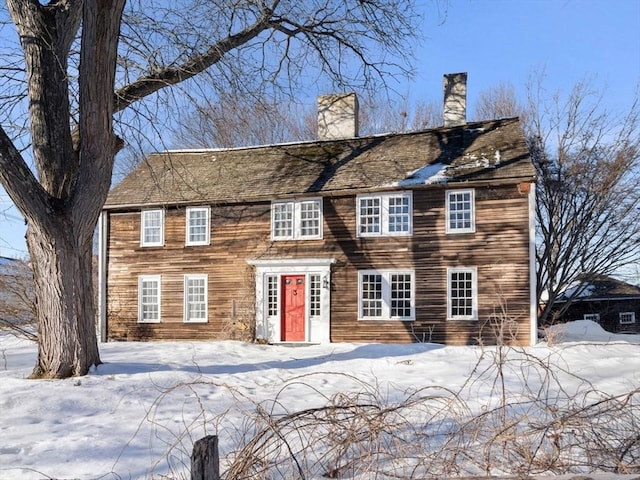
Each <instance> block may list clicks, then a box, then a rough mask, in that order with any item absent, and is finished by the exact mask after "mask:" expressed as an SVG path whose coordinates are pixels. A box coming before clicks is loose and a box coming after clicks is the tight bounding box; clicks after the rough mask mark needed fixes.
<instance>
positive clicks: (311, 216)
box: [298, 200, 321, 238]
mask: <svg viewBox="0 0 640 480" xmlns="http://www.w3.org/2000/svg"><path fill="white" fill-rule="evenodd" d="M298 207H299V211H300V237H302V238H308V237H319V236H320V221H321V218H320V202H319V201H317V200H313V201H310V202H299V203H298Z"/></svg>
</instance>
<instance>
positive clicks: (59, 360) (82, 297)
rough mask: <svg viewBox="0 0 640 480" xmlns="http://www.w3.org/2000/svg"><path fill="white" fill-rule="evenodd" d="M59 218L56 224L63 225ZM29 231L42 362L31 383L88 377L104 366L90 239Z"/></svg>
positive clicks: (70, 232) (60, 231)
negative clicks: (97, 331)
mask: <svg viewBox="0 0 640 480" xmlns="http://www.w3.org/2000/svg"><path fill="white" fill-rule="evenodd" d="M61 216H62V215H60V216H59V217H58V218H57V219H56V221H60V222H61V223H62V222H63V220H62V218H60V217H61ZM64 224H66V225H68V226H69V230H67V231H65V230H63V229H56V230H53V231H45V230H43V229H41V228H38V227H34V226H33V225H30V226H29V228H28V231H27V242H28V246H29V252H30V254H31V259H32V265H33V269H34V278H35V288H36V297H37V299H38V338H39V342H38V359H37V362H36V365H35V367H34V370H33V373H32V377H46V378H66V377H70V376H75V375H85V374H86V373H87V372H88V371H89V369H90V368H91V366H92V365H98V364H100V363H101V362H100V355H99V353H98V343H97V336H96V334H95V328H96V327H95V311H94V306H93V285H92V281H91V257H92V253H91V242H92V235H88V236H87V235H86V234H85V235H84V237H85V238H81V237H82V235H76V234H74V233H73V232H74V229H73V225H71V224H70V222H68V221H64Z"/></svg>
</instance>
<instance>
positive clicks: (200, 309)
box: [184, 274, 207, 322]
mask: <svg viewBox="0 0 640 480" xmlns="http://www.w3.org/2000/svg"><path fill="white" fill-rule="evenodd" d="M184 321H185V322H206V321H207V275H206V274H203V275H185V276H184Z"/></svg>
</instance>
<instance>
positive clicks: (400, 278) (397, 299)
mask: <svg viewBox="0 0 640 480" xmlns="http://www.w3.org/2000/svg"><path fill="white" fill-rule="evenodd" d="M411 285H412V282H411V275H410V274H408V273H394V274H391V317H393V318H396V317H397V318H407V317H410V316H411V302H412V297H413V295H412V293H411V288H412V287H411Z"/></svg>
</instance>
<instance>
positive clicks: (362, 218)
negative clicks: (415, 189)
mask: <svg viewBox="0 0 640 480" xmlns="http://www.w3.org/2000/svg"><path fill="white" fill-rule="evenodd" d="M356 201H357V207H358V212H357V217H358V219H357V232H358V236H359V237H375V236H390V235H411V231H412V228H413V225H412V224H413V205H412V203H413V196H412V192H401V193H396V192H394V193H382V194H375V195H358V197H357V199H356Z"/></svg>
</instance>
